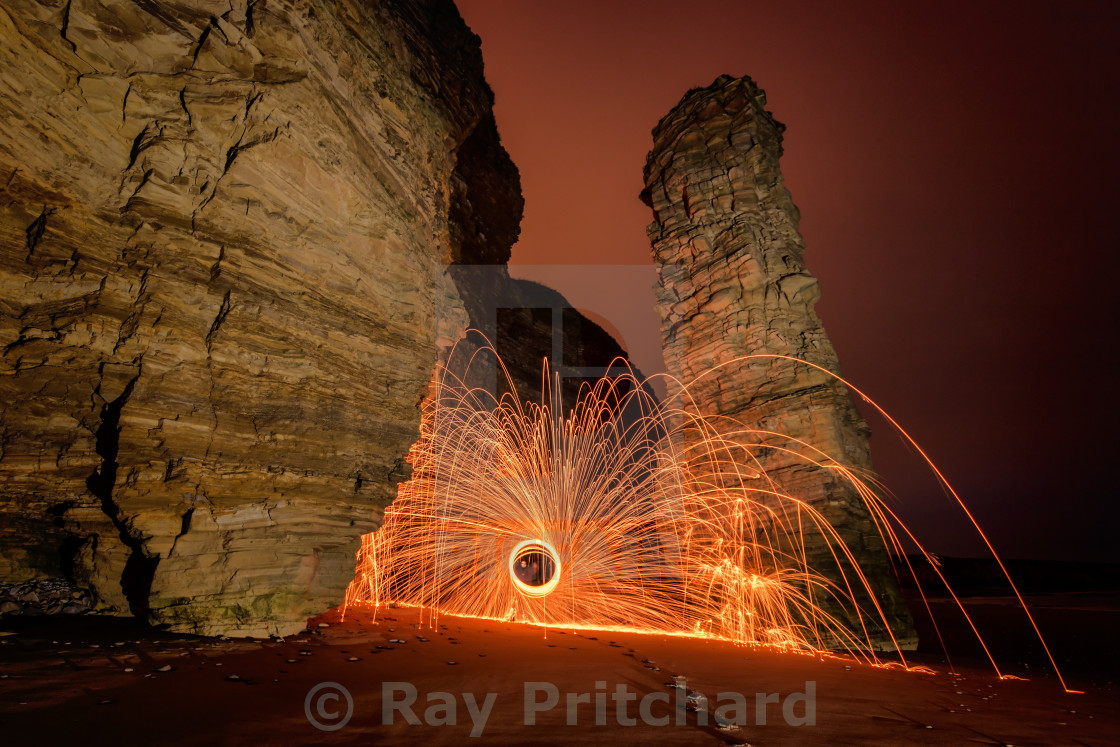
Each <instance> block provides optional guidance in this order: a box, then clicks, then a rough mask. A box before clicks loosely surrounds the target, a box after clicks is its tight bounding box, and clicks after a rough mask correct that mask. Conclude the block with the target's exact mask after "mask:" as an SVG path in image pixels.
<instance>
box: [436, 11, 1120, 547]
mask: <svg viewBox="0 0 1120 747" xmlns="http://www.w3.org/2000/svg"><path fill="white" fill-rule="evenodd" d="M457 4H458V6H459V8H460V10H461V12H462V14H463V16H464V18H465V19H466V21H467V23H468V25H470V27H471V28H472V29H473V30H474V31H475V32H476V33H477V34H479V35H480V36H481V37H482V44H483V47H482V48H483V55H484V57H485V61H486V73H487V79H488V80H489V82H490V84H491V86H492V87H493V89H494V92H495V97H496V107H495V108H496V114H497V120H498V127H499V129H500V131H501V135H502V138H503V142H504V143H505V146H506V148H507V149H508V150H509V152H510V154H511V155H512V156H513V159H514V161H515V162H516V163H517V165H518V166H519V168H520V170H521V176H522V183H523V191H524V194H525V200H526V209H525V220H524V222H523V224H522V236H521V240H520V242H519V243H518V244H517V245H516V246H515V247H514V250H513V262H512V263H511V265H535V264H551V265H555V264H561V265H574V266H576V267H572V268H568V269H567V270H565V271H563V272H555V271H542V270H540V269H539V268H537V269H534V268H531V267H512V266H511V269H512V270H513V271H515V274H521V275H524V276H529V277H532V278H534V279H538V280H546V281H547V280H548V279H549V277H550V276H551V278H552V282H551V283H550V284H552V285H554V286H555V287H557V289H558V290H560V291H562V292H564V293H565V294H566V295H568V296H569V298H571V299H572V300H573V302H574V303H575V304H576V305H580V306H587V307H588V308H590V309H591V310H592V311H596V312H597V313H600V314H601V315H603V316H605V317H606V318H607V319H608V320H610V321H611V322H612V323H615V324H616V326H618V327H619V328H620V329H624V330H625V332H624V334H623V336H624V338H626V339H625V343H626V344H627V346H628V347H629V348H630V351H631V354H632V356H633V357H634V358H635V360H636V361H637V363H638V365H639V366H640V367H642V369H643V370H644V371H645V372H646V373H649V372H652V371H654V370H656V369H657V362H656V359H657V358H658V357H659V351H658V349H657V341H658V339H659V338H658V332H657V328H656V324H657V322H656V317H655V315H654V313H653V312H652V310H651V305H652V303H653V296H652V293H651V292H649V291H648V285H649V283H650V282H652V281H653V278H654V276H653V274H652V270H650V269H649V265H650V249H649V244H648V242H647V241H646V238H645V226H646V224H647V223H648V222H649V221H650V220H651V215H650V211H649V209H648V208H647V207H646V206H644V205H643V204H642V203H641V202H640V201H639V200H638V193H639V191H640V190H641V188H642V166H643V164H644V162H645V155H646V152H647V151H648V150H649V147H650V145H651V138H650V129H651V128H652V127H653V126H654V124H656V122H657V120H658V119H659V118H660V117H661V116H663V115H664V114H666V113H668V111H669V109H670V108H671V107H672V106H673V105H674V104H676V102H677V101H678V100H679V99H680V97H681V96H682V95H683V94H684V92H685V91H686V90H687V89H689V88H691V87H695V86H706V85H708V84H709V83H711V82H712V80H713V79H714V78H715V77H716V76H718V75H719V74H721V73H730V74H732V75H750V76H752V77H753V78H754V79H755V80H756V81H757V82H758V83H759V85H761V86H762V87H763V88H764V89H765V90H766V91H767V94H768V99H769V107H768V108H769V109H770V110H771V111H772V112H774V114H775V116H776V117H777V119H779V120H780V121H782V122H784V123H786V125H787V126H788V130H787V131H786V139H785V151H786V154H785V156H784V158H783V161H782V169H783V172H784V174H785V176H786V181H787V184H788V186H789V188H790V191H791V192H792V194H793V198H794V201H795V202H796V203H797V205H798V207H799V208H800V209H801V212H802V216H803V218H802V224H801V229H802V234H803V235H804V237H805V241H806V245H807V251H806V262H807V263H808V267H809V269H810V271H811V272H813V273H814V274H815V275H816V276H817V277H818V278H819V279H820V282H821V287H822V290H823V299H822V301H821V303H820V304H819V305H818V307H817V310H818V312H819V314H820V316H821V318H822V319H823V321H824V323H825V326H826V328H827V330H828V333H829V335H830V337H831V338H832V341H833V343H834V344H835V346H836V348H837V350H838V352H839V354H840V359H841V362H842V363H843V365H844V374H845V375H846V376H847V377H848V378H850V379H851V380H852V381H853V382H854V383H855V384H856V385H857V386H860V387H861V388H862V389H863V390H864V391H866V392H867V393H868V394H870V395H871V396H872V397H874V398H876V400H877V401H878V402H879V403H880V404H881V405H883V406H884V407H885V408H886V409H887V410H888V411H889V412H891V413H892V414H893V415H894V416H895V417H896V418H897V419H898V420H899V421H900V422H901V423H902V424H903V425H904V426H906V427H907V428H908V429H910V431H911V433H912V434H913V435H914V436H915V437H916V438H917V440H918V441H919V443H922V444H923V446H924V447H926V448H927V449H928V451H929V452H930V453H931V455H932V456H933V458H934V459H935V461H937V462H938V464H939V465H940V466H941V467H942V468H943V470H944V471H945V473H946V475H947V476H948V477H949V479H950V480H951V481H952V482H953V483H954V484H955V486H956V487H957V488H958V490H959V491H960V492H961V494H962V495H963V497H964V499H965V500H966V501H967V502H969V503H970V505H971V506H972V507H973V508H974V509H975V513H976V514H977V518H978V519H979V521H980V523H981V525H982V526H984V527H985V528H986V529H987V530H989V533H990V536H991V537H992V539H993V542H994V543H995V545H996V549H997V550H998V551H1000V552H1001V553H1002V554H1003V555H1004V556H1006V557H1024V558H1069V559H1097V560H1120V555H1118V550H1117V543H1115V542H1114V541H1112V540H1111V539H1110V538H1111V537H1113V536H1114V533H1115V526H1116V524H1117V519H1120V511H1118V509H1117V500H1116V499H1117V489H1116V479H1115V478H1114V477H1113V475H1112V472H1113V469H1114V465H1115V463H1116V457H1115V449H1116V447H1117V445H1118V444H1117V439H1116V437H1115V436H1114V435H1113V434H1114V430H1113V426H1112V424H1113V423H1114V422H1116V420H1117V414H1118V413H1117V396H1116V384H1115V381H1116V378H1117V377H1116V374H1115V373H1114V371H1113V370H1112V369H1110V368H1107V367H1106V359H1107V358H1108V356H1109V353H1108V351H1109V350H1110V349H1112V348H1113V346H1114V345H1115V344H1116V339H1117V335H1116V312H1115V302H1114V300H1113V299H1114V298H1115V295H1116V293H1115V290H1114V286H1115V283H1116V279H1115V277H1116V276H1115V270H1116V267H1117V262H1116V254H1117V250H1118V249H1120V241H1118V239H1120V228H1118V226H1120V221H1118V220H1117V218H1116V217H1115V213H1116V207H1115V204H1116V202H1117V200H1118V198H1120V188H1118V187H1120V179H1118V177H1117V173H1118V167H1120V138H1118V137H1117V134H1118V133H1120V104H1118V97H1117V91H1116V83H1115V81H1116V80H1118V79H1120V77H1118V76H1120V55H1118V53H1117V51H1116V49H1117V45H1116V44H1115V39H1114V36H1115V32H1116V29H1117V28H1120V25H1118V24H1117V21H1118V20H1120V19H1118V15H1120V14H1118V12H1117V10H1116V6H1114V5H1112V4H1111V3H1106V2H1095V3H1086V2H1072V3H1071V2H1065V3H1061V4H1059V3H1038V2H1025V3H1020V2H984V3H974V2H915V3H899V2H895V1H880V0H874V1H871V2H853V3H837V2H828V1H821V2H785V3H758V2H747V1H745V0H740V1H738V2H736V1H734V0H707V1H706V2H703V3H685V2H660V1H657V0H652V1H641V2H639V1H637V0H635V1H632V2H631V1H627V2H611V1H609V0H601V1H599V2H594V1H589V0H578V1H566V2H544V1H543V0H542V1H539V2H537V1H527V0H457ZM584 265H612V266H614V267H606V268H602V269H601V270H598V271H597V270H595V269H594V268H585V267H583V266H584ZM619 265H621V266H624V267H617V266H619ZM642 266H645V268H646V269H642ZM647 273H648V274H647ZM600 274H601V275H605V276H607V277H610V278H614V279H615V280H618V282H617V283H614V285H615V287H614V288H613V289H612V290H611V292H610V293H604V292H603V291H601V290H599V289H597V288H595V287H594V285H593V284H592V283H590V280H591V279H593V278H594V277H595V276H596V275H600ZM624 278H625V279H628V282H629V285H626V284H625V283H623V282H622V279H624ZM647 279H648V280H647ZM630 281H632V282H630ZM608 287H610V286H608ZM619 288H622V290H619ZM597 296H598V297H606V296H610V298H609V301H610V302H609V303H606V304H605V305H604V306H603V307H602V308H596V307H595V306H593V305H592V304H591V302H587V301H585V300H584V299H585V298H591V299H594V298H595V297H597ZM643 320H645V321H643ZM643 325H644V326H643ZM871 423H872V426H873V428H875V429H876V432H877V433H878V434H879V435H878V436H877V437H875V438H873V441H872V446H873V449H874V456H875V460H876V465H877V467H878V468H879V469H880V471H881V473H882V475H883V477H884V479H885V481H886V482H887V484H888V485H889V486H890V487H891V488H892V489H893V490H894V492H896V493H898V494H899V495H901V496H903V497H904V498H905V499H906V500H905V503H904V507H903V509H902V510H901V513H902V514H903V515H904V516H905V517H907V518H908V519H909V521H910V522H911V524H912V525H914V526H917V527H918V528H920V529H921V530H922V535H923V536H924V537H927V538H931V539H932V541H931V542H930V545H931V547H932V549H934V550H935V551H941V552H944V553H946V554H963V555H976V554H979V553H980V547H979V546H978V545H977V544H976V543H975V542H973V541H971V540H967V539H963V538H962V537H960V536H958V534H957V531H956V528H955V527H956V525H954V526H949V525H947V524H945V523H944V521H943V520H942V515H943V514H944V513H945V509H946V507H947V505H948V504H947V503H946V500H947V499H946V498H944V497H943V496H942V495H941V493H940V491H939V490H938V489H937V488H936V487H935V486H934V484H933V482H932V480H931V479H928V478H927V477H926V476H925V475H924V474H923V472H922V471H921V469H920V468H919V466H918V464H917V462H916V461H915V460H914V459H913V458H911V457H909V456H908V455H907V454H906V452H905V450H904V449H903V448H902V447H901V446H900V445H899V441H898V439H897V438H895V437H894V436H891V435H889V434H888V433H887V429H886V426H885V425H884V424H882V423H881V422H878V421H875V420H871Z"/></svg>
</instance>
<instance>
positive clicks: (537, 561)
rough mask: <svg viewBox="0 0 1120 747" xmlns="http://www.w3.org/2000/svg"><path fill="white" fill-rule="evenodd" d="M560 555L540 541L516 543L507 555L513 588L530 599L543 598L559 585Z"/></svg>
mask: <svg viewBox="0 0 1120 747" xmlns="http://www.w3.org/2000/svg"><path fill="white" fill-rule="evenodd" d="M561 568H562V566H561V564H560V554H559V553H558V552H556V548H554V547H553V546H552V545H550V544H549V543H548V542H545V541H544V540H541V539H527V540H524V541H522V542H519V543H517V545H516V546H515V547H514V548H513V552H511V553H510V554H509V578H510V580H511V581H512V582H513V586H514V588H516V589H517V590H518V591H520V592H521V593H522V594H525V595H527V596H531V597H545V596H548V595H549V594H551V593H552V590H553V589H555V588H556V587H557V585H558V584H559V583H560V571H561Z"/></svg>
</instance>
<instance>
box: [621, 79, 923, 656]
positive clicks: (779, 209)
mask: <svg viewBox="0 0 1120 747" xmlns="http://www.w3.org/2000/svg"><path fill="white" fill-rule="evenodd" d="M765 104H766V98H765V94H764V93H763V91H761V90H760V89H759V88H758V87H757V86H756V85H755V84H754V83H753V82H752V81H751V80H750V79H749V78H741V79H732V78H730V77H728V76H722V77H720V78H718V79H717V80H716V81H715V82H714V83H713V84H712V85H711V86H709V87H707V88H704V89H695V90H692V91H690V92H688V93H687V94H686V95H685V96H684V98H683V99H682V100H681V102H680V103H679V104H678V105H677V106H676V108H674V109H673V111H672V112H670V113H669V114H668V115H667V116H666V117H665V118H664V119H662V120H661V122H659V123H658V125H657V127H656V128H655V129H654V130H653V139H654V145H653V150H652V151H651V152H650V154H649V157H648V159H647V161H646V168H645V184H646V189H645V191H644V192H643V199H644V200H646V201H647V203H648V204H649V205H650V206H651V207H652V208H653V212H654V221H655V222H654V223H653V224H651V225H650V227H649V238H650V242H651V244H652V247H653V256H654V259H655V261H656V263H657V265H658V267H659V275H660V282H659V286H658V287H657V289H656V291H657V298H658V311H659V313H660V316H661V332H662V340H663V347H664V351H665V363H666V367H667V369H668V371H669V373H670V374H672V375H673V376H675V377H677V378H679V379H680V380H681V381H684V382H693V381H695V380H696V379H697V378H698V377H702V375H703V374H705V372H708V371H710V370H711V369H712V368H713V367H715V366H718V365H720V364H724V363H727V362H728V361H732V360H734V359H736V358H738V357H740V356H745V355H750V354H756V353H769V354H780V355H788V356H793V357H796V358H800V359H803V360H806V361H809V362H811V363H815V364H817V365H819V366H822V367H824V368H825V369H827V370H829V371H833V372H837V373H838V372H839V364H838V361H837V356H836V351H835V350H834V349H833V347H832V344H831V343H830V342H829V340H828V337H827V336H826V335H825V331H824V327H823V326H822V325H821V321H820V319H819V318H818V317H817V315H816V313H815V312H814V310H813V307H814V305H815V304H816V302H817V300H818V298H819V296H820V289H819V287H818V285H817V281H816V279H815V278H814V277H813V276H812V275H811V274H810V273H809V271H808V270H807V269H806V267H805V263H804V259H803V254H804V250H805V247H804V243H803V241H802V239H801V235H800V234H799V232H798V221H799V219H800V216H799V213H798V211H797V208H796V207H795V206H794V204H793V201H792V200H791V198H790V194H789V192H788V191H787V190H786V188H785V186H784V185H783V183H782V174H781V171H780V168H779V158H780V157H781V155H782V131H783V130H784V129H785V128H784V126H783V125H782V124H780V123H779V122H777V121H776V120H775V119H774V118H773V116H771V114H770V113H769V112H767V111H766V110H765ZM672 393H673V392H672V391H670V394H672ZM691 394H692V396H693V397H694V398H695V402H696V403H697V407H698V409H700V410H701V411H702V412H703V413H704V414H706V415H726V416H731V417H733V418H735V419H736V420H738V421H740V422H742V423H744V424H746V425H749V426H750V427H752V428H756V429H760V430H763V431H770V432H772V433H780V434H785V435H786V436H789V437H791V438H792V439H799V440H801V441H804V442H806V443H808V444H810V445H812V446H814V447H816V448H818V449H820V450H822V451H824V452H825V453H826V454H828V455H830V456H831V457H832V458H833V459H835V460H837V461H838V462H840V463H842V464H844V465H846V466H848V467H853V468H856V469H857V470H864V471H870V470H871V456H870V450H869V446H868V436H869V430H868V428H867V425H866V424H865V423H864V421H863V419H862V418H861V417H860V415H859V413H858V411H857V410H856V408H855V406H854V405H853V403H852V401H851V398H850V396H849V394H848V392H847V390H846V388H845V387H844V386H843V385H841V384H839V383H837V382H836V381H835V380H834V379H832V378H831V377H829V376H828V375H827V374H825V373H822V372H820V371H817V370H814V369H812V368H810V367H807V366H802V365H797V364H795V363H790V362H788V361H782V360H774V359H770V360H766V361H761V362H760V361H753V362H748V363H745V364H732V365H728V366H724V367H723V368H721V369H720V370H719V373H718V375H710V376H706V377H702V378H700V381H699V382H698V383H697V384H695V385H694V386H693V387H692V389H691ZM780 441H781V443H776V442H775V440H774V439H773V438H770V439H768V442H769V443H773V444H774V445H777V446H782V447H785V448H793V449H794V450H797V449H798V448H799V447H797V446H796V445H794V442H793V441H792V440H789V439H780ZM755 453H757V454H758V455H759V459H760V462H761V464H762V466H763V467H764V468H765V470H766V472H767V473H768V474H769V475H770V476H772V477H774V478H775V479H776V480H777V482H778V484H780V485H781V486H782V488H783V489H784V490H786V491H788V492H789V493H791V494H792V495H795V496H798V497H800V498H803V499H806V500H808V501H809V502H810V503H811V504H812V505H813V506H814V507H815V508H816V509H817V510H818V511H820V512H821V513H822V514H823V515H824V517H825V518H826V519H828V520H829V522H830V523H831V524H832V525H833V526H834V527H836V528H837V530H838V531H839V532H840V535H841V536H842V537H843V539H844V541H845V542H846V543H847V544H848V546H849V547H851V548H853V550H854V551H855V554H856V556H857V559H858V561H859V563H860V565H861V567H862V568H863V570H864V572H865V573H867V574H868V576H869V577H870V578H871V583H872V586H873V588H876V589H877V590H880V592H881V593H880V597H881V598H880V602H881V603H882V604H883V605H884V607H885V609H886V612H887V614H888V616H889V618H890V619H891V620H892V627H895V628H897V631H898V632H899V633H900V634H902V636H903V637H904V638H905V637H907V636H909V634H910V633H909V631H910V625H911V623H910V621H909V616H908V613H907V611H906V607H905V605H904V603H903V602H902V600H901V597H900V595H899V593H898V587H897V584H896V581H895V579H894V577H893V574H892V572H891V570H890V566H889V558H888V556H887V553H886V550H885V548H884V546H883V543H882V541H881V540H880V538H879V536H878V533H877V531H876V529H875V527H874V525H873V524H872V521H871V518H870V516H869V515H868V513H867V511H866V509H864V507H863V504H862V503H861V501H860V499H859V496H858V494H857V493H856V492H855V490H854V489H853V488H852V487H851V486H850V485H849V484H848V483H846V482H845V481H843V480H841V479H838V478H837V475H836V473H835V472H833V471H831V470H826V469H819V468H816V467H812V466H807V465H806V464H805V463H804V462H803V461H802V460H798V459H794V458H791V457H790V456H789V455H788V454H787V453H785V452H783V451H782V450H780V449H759V450H756V451H755ZM808 539H809V553H810V560H811V561H812V563H813V564H814V565H815V566H816V567H817V568H818V569H821V570H822V571H824V572H826V573H829V574H835V572H836V571H837V569H836V567H835V565H834V563H833V561H832V557H831V553H830V552H829V551H828V548H827V547H826V546H825V544H824V542H823V538H822V537H821V536H820V535H819V534H818V535H816V536H810V537H809V538H808ZM864 601H866V600H864Z"/></svg>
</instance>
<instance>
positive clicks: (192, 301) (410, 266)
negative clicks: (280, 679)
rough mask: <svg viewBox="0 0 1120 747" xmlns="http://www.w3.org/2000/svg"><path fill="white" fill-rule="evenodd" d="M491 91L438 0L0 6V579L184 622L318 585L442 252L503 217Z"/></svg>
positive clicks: (514, 186)
mask: <svg viewBox="0 0 1120 747" xmlns="http://www.w3.org/2000/svg"><path fill="white" fill-rule="evenodd" d="M490 107H491V94H490V91H489V89H488V88H487V86H486V84H485V81H484V80H483V75H482V61H481V55H480V52H479V42H478V39H477V37H475V36H474V35H473V34H471V33H470V31H469V30H468V29H467V28H466V27H465V25H464V24H463V23H462V21H461V19H460V18H459V16H458V13H457V11H456V10H455V8H454V6H453V5H452V4H451V2H450V0H424V1H421V2H404V1H403V0H392V1H389V0H382V1H380V2H365V1H363V0H331V1H330V2H326V1H319V0H312V1H311V2H303V1H301V2H296V1H295V0H288V1H285V0H267V2H264V1H261V0H247V1H243V0H233V2H229V1H228V0H222V1H221V2H214V1H213V0H195V1H192V2H189V3H188V2H174V1H171V0H144V1H143V2H140V1H139V0H137V1H136V2H126V1H125V0H100V1H99V2H94V1H93V0H53V1H52V0H43V1H42V2H36V1H34V0H12V2H8V3H5V5H4V7H3V8H2V9H0V284H2V290H0V351H2V358H0V407H2V408H3V409H2V412H0V578H3V579H4V580H6V581H8V582H17V581H21V580H25V579H31V578H47V577H57V576H60V575H66V576H69V577H71V578H73V579H74V580H76V581H77V582H78V583H79V584H80V585H82V586H84V587H87V588H90V589H92V590H93V592H94V593H95V595H96V597H97V599H98V600H99V601H100V604H101V605H102V606H103V607H109V608H112V609H115V610H117V611H124V612H127V610H129V609H131V610H132V611H133V612H134V613H136V614H140V615H144V616H148V617H149V618H150V619H152V620H153V621H155V622H157V623H161V624H164V625H167V626H169V627H171V628H172V629H175V630H180V631H188V632H197V633H207V634H217V633H228V634H244V635H263V634H268V633H280V634H283V633H287V632H291V631H292V630H295V629H298V628H299V627H302V625H303V624H304V620H305V618H306V616H307V615H309V614H312V613H316V612H320V611H322V610H323V609H325V608H327V607H329V606H331V605H333V604H335V603H337V602H339V601H340V600H341V597H342V592H343V590H344V588H345V586H346V584H347V583H348V582H349V581H350V579H351V578H352V576H353V570H354V552H355V550H356V549H357V546H358V538H359V535H361V534H362V533H363V532H367V531H370V530H372V529H373V528H374V527H375V526H376V525H377V523H378V521H379V516H380V511H381V509H382V508H383V507H384V506H385V505H386V504H387V503H388V502H389V501H390V500H391V499H392V497H393V495H394V493H395V486H396V484H397V483H398V482H399V481H400V480H402V479H404V478H405V477H406V476H407V466H406V465H405V463H404V462H403V459H402V458H403V457H404V455H405V454H406V452H407V450H408V448H409V445H410V444H411V443H412V442H413V441H414V440H415V438H416V436H417V424H418V418H419V411H418V409H417V403H418V402H419V401H420V400H421V399H422V398H423V396H424V393H425V390H426V387H427V385H428V382H429V380H430V377H431V373H432V366H433V363H434V361H435V360H436V357H437V355H438V348H439V346H441V345H446V344H448V343H450V342H452V341H454V340H455V339H457V338H458V337H459V336H460V334H461V331H462V328H463V327H464V326H465V325H466V323H467V317H466V313H465V311H464V308H463V305H462V300H461V299H460V298H459V293H458V291H457V290H456V287H455V285H454V283H453V282H451V281H450V280H449V278H448V276H447V275H446V273H445V272H444V268H445V267H446V265H447V263H449V262H451V261H463V259H464V257H463V256H462V254H461V253H460V248H461V247H462V246H469V247H470V251H469V252H468V253H473V258H471V259H468V260H467V261H474V262H477V261H480V259H479V257H491V258H495V257H498V258H499V259H498V260H497V261H504V257H503V256H501V255H502V253H503V252H505V253H506V254H505V256H508V248H509V244H511V243H512V240H513V238H516V235H517V234H516V231H517V225H518V219H519V214H520V207H519V202H518V201H519V200H520V194H519V187H518V183H517V174H516V169H514V168H512V164H508V165H507V162H508V157H507V158H506V159H505V161H501V159H497V160H495V158H493V154H495V153H497V152H499V151H500V152H501V154H502V155H503V156H504V151H501V146H500V144H499V142H498V138H497V132H496V129H495V127H494V122H493V117H492V114H491V109H490ZM496 163H497V164H499V165H498V166H495V165H494V164H496ZM511 169H512V170H511ZM471 195H474V199H473V200H471V199H468V198H469V196H471ZM511 196H516V198H515V199H514V203H515V204H514V205H513V206H510V205H509V200H510V199H511ZM468 202H469V203H470V205H467V203H468ZM503 205H505V207H504V208H503ZM511 214H513V215H514V217H513V218H512V220H511V219H510V217H509V216H510V215H511ZM511 232H512V238H511ZM487 237H490V239H491V240H489V241H488V240H487Z"/></svg>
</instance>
